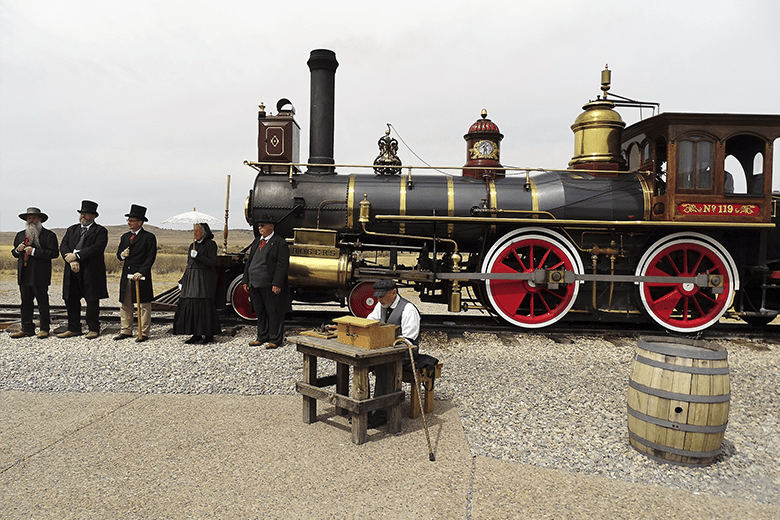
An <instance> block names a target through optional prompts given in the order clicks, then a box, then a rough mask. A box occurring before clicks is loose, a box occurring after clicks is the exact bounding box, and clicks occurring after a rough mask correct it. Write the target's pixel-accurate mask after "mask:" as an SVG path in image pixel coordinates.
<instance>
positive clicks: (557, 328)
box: [0, 304, 780, 344]
mask: <svg viewBox="0 0 780 520" xmlns="http://www.w3.org/2000/svg"><path fill="white" fill-rule="evenodd" d="M347 313H348V311H347V310H346V309H344V308H343V307H340V306H337V305H323V306H320V307H316V308H308V307H307V308H306V309H296V310H295V311H294V312H293V313H292V314H291V315H290V316H288V318H287V320H286V321H285V323H286V326H287V327H288V328H293V327H300V328H317V327H320V326H322V325H324V324H330V323H332V322H333V319H334V318H337V317H339V316H344V315H345V314H347ZM51 315H52V325H53V327H52V328H53V329H56V328H57V327H58V326H60V325H61V324H62V322H64V321H66V320H67V312H66V309H65V306H64V305H53V306H51ZM173 316H174V312H173V311H159V310H158V311H153V312H152V321H153V322H155V323H172V322H173ZM20 319H21V316H20V312H19V306H18V305H14V304H0V324H4V326H0V328H5V327H7V326H9V325H11V324H14V323H18V322H19V320H20ZM35 319H36V321H37V319H38V316H37V315H36V317H35ZM221 319H222V322H223V324H224V325H226V326H237V325H246V326H251V325H252V323H251V322H248V321H244V320H242V319H240V318H238V317H237V316H235V315H231V316H223V317H222V318H221ZM100 321H101V322H104V323H111V324H113V323H119V307H118V306H108V307H101V308H100ZM421 328H422V329H423V331H429V332H432V331H441V332H445V333H447V334H448V335H452V336H458V335H462V334H463V333H464V332H488V333H494V334H523V333H526V334H542V335H544V336H547V337H549V338H550V339H552V340H554V341H556V342H568V341H570V338H571V337H572V336H600V337H627V336H639V335H658V336H663V335H666V334H667V332H666V331H664V330H661V329H659V328H657V327H655V326H653V325H652V324H650V323H642V322H637V321H636V320H625V321H623V322H603V321H598V320H595V319H594V318H587V317H580V318H579V319H574V320H570V321H564V322H558V323H555V324H554V325H552V326H549V327H545V328H544V329H533V330H523V329H519V328H517V327H514V326H512V325H509V324H507V323H504V322H502V321H500V320H498V319H497V318H495V317H493V316H489V315H486V314H483V315H475V314H462V315H453V314H425V315H424V317H423V321H422V324H421ZM677 337H680V335H677ZM689 337H691V338H695V339H702V340H708V339H709V340H739V339H742V340H745V339H749V340H757V339H758V340H764V341H767V342H770V343H778V344H780V325H768V326H765V327H752V326H750V325H748V324H746V323H742V322H738V321H733V322H722V323H719V324H717V325H714V326H712V327H710V328H708V329H707V330H706V331H704V332H703V333H701V334H698V335H690V336H689Z"/></svg>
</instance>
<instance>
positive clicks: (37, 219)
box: [11, 207, 60, 339]
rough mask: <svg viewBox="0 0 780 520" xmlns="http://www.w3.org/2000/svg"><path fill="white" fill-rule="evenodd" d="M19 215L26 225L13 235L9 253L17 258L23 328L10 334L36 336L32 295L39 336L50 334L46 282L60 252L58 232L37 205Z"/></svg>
mask: <svg viewBox="0 0 780 520" xmlns="http://www.w3.org/2000/svg"><path fill="white" fill-rule="evenodd" d="M19 218H20V219H22V220H24V221H26V222H27V226H26V227H25V229H23V230H22V231H19V232H18V233H17V234H16V237H15V238H14V248H13V249H12V250H11V254H12V255H14V257H15V258H16V259H17V263H16V274H17V281H18V283H19V292H20V293H21V297H22V306H21V312H22V330H21V331H19V332H16V333H14V334H11V337H12V338H23V337H25V336H35V324H34V323H33V299H35V300H36V301H37V302H38V313H39V314H40V316H41V330H40V332H38V338H41V339H43V338H46V337H48V336H49V323H50V321H51V320H50V315H49V285H50V284H51V261H52V260H53V259H54V258H57V257H58V256H59V254H60V252H59V249H58V248H57V235H55V234H54V232H52V231H49V230H48V229H45V228H44V227H43V225H42V223H43V222H46V221H47V220H48V219H49V217H48V215H46V213H42V212H41V210H40V209H38V208H33V207H30V208H27V212H26V213H22V214H20V215H19Z"/></svg>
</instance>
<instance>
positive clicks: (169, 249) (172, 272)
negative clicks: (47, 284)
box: [0, 221, 254, 292]
mask: <svg viewBox="0 0 780 520" xmlns="http://www.w3.org/2000/svg"><path fill="white" fill-rule="evenodd" d="M23 227H24V223H23V222H21V221H20V222H19V229H22V228H23ZM144 228H145V229H146V230H147V231H150V232H152V233H154V234H155V235H156V236H157V260H156V261H155V263H154V267H153V268H152V274H153V278H154V281H155V289H156V290H155V292H157V291H158V290H159V289H158V288H159V287H161V286H162V287H170V286H172V285H173V284H175V283H176V282H178V280H179V278H181V275H182V273H183V272H184V267H185V266H186V264H187V248H188V247H189V245H190V243H191V242H192V231H189V230H175V229H162V228H158V227H155V226H150V225H146V226H144ZM106 229H108V246H107V247H106V271H107V272H108V283H109V285H112V284H118V283H119V273H120V272H121V264H120V262H119V259H117V257H116V250H117V247H118V246H119V238H120V237H121V236H122V234H123V233H125V232H126V231H127V226H106ZM52 231H54V233H55V234H56V235H57V239H58V240H60V239H62V237H63V236H64V235H65V229H62V228H57V229H52ZM214 232H215V237H214V240H215V241H216V242H217V246H218V247H219V248H220V250H221V249H222V244H223V237H222V230H214ZM14 236H16V232H2V233H0V281H4V282H13V281H15V280H16V259H15V258H14V257H13V255H11V249H12V248H13V241H14ZM253 238H254V237H253V234H252V231H251V230H248V229H237V230H230V233H229V236H228V251H238V250H240V249H242V248H244V247H245V246H246V245H248V244H249V243H250V242H251V241H252V239H253ZM64 266H65V262H64V261H62V260H55V261H54V262H53V263H52V269H53V273H52V283H53V284H58V283H61V280H62V269H63V268H64Z"/></svg>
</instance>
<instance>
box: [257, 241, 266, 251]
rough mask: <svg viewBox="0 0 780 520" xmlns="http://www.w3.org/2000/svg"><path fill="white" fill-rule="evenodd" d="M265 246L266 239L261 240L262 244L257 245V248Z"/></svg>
mask: <svg viewBox="0 0 780 520" xmlns="http://www.w3.org/2000/svg"><path fill="white" fill-rule="evenodd" d="M264 247H265V239H261V240H260V245H259V246H258V247H257V250H258V251H260V250H261V249H263V248H264Z"/></svg>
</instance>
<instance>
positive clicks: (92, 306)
mask: <svg viewBox="0 0 780 520" xmlns="http://www.w3.org/2000/svg"><path fill="white" fill-rule="evenodd" d="M81 298H82V294H81V288H80V287H79V285H78V284H76V283H73V282H71V285H70V291H69V293H68V299H67V300H65V306H66V307H67V308H68V330H69V331H71V332H81ZM86 302H87V327H88V328H89V330H90V331H94V332H100V300H86Z"/></svg>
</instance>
